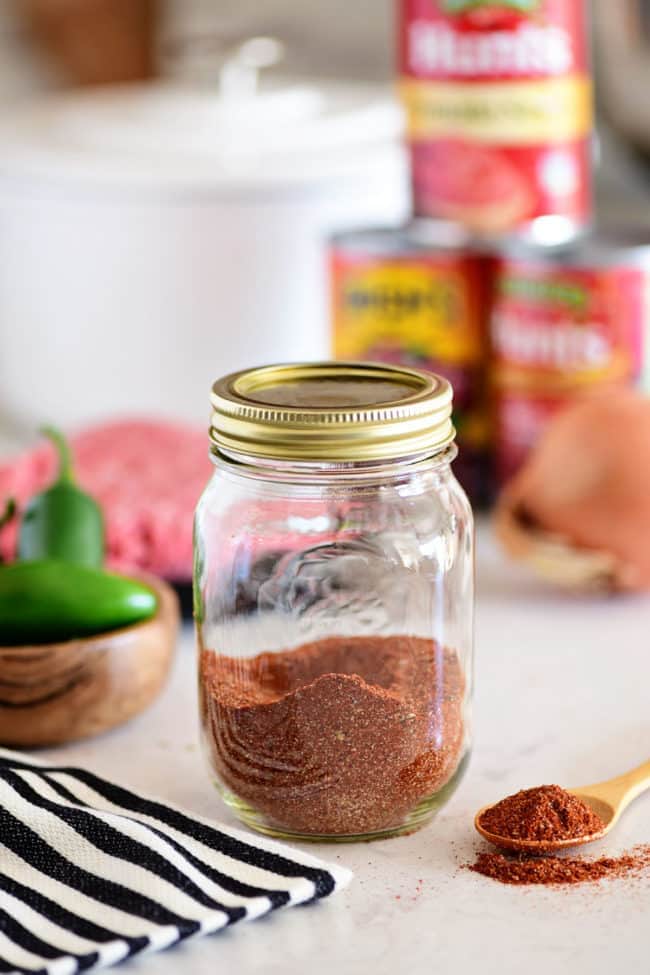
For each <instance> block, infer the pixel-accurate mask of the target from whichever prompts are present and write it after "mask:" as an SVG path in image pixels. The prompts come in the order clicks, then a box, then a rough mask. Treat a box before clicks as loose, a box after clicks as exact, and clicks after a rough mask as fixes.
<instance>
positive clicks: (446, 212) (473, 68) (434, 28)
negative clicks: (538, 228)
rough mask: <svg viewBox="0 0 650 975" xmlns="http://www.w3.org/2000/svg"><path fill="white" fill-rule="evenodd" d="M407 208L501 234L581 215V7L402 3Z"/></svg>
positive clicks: (587, 103) (584, 80)
mask: <svg viewBox="0 0 650 975" xmlns="http://www.w3.org/2000/svg"><path fill="white" fill-rule="evenodd" d="M401 11H402V28H401V32H400V51H399V59H400V74H401V92H402V97H403V100H404V104H405V106H406V110H407V115H408V131H409V141H410V148H411V156H412V172H413V191H414V203H415V209H416V211H417V213H419V214H421V215H426V216H443V217H447V218H450V219H454V220H459V221H461V222H463V223H465V224H467V225H468V226H471V227H473V228H475V229H476V230H478V231H482V232H499V231H503V230H507V229H512V228H514V227H518V226H521V225H524V224H526V223H528V222H529V221H531V220H533V219H535V218H536V217H539V216H545V215H559V216H562V217H566V218H568V219H569V220H571V221H572V222H573V223H575V224H577V225H579V224H581V223H584V222H585V221H586V220H587V218H588V216H589V213H590V207H591V186H590V169H591V167H590V135H591V129H592V92H591V81H590V77H589V72H588V51H587V40H586V24H585V20H586V15H585V7H584V0H501V2H491V0H401Z"/></svg>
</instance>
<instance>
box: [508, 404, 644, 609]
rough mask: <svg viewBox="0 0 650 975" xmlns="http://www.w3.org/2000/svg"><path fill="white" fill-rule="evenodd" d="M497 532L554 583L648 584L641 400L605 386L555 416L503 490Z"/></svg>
mask: <svg viewBox="0 0 650 975" xmlns="http://www.w3.org/2000/svg"><path fill="white" fill-rule="evenodd" d="M496 530H497V534H498V536H499V538H500V539H501V541H502V543H503V545H504V546H505V548H506V550H507V551H508V552H510V553H511V554H512V555H513V556H515V557H517V558H520V559H523V560H525V561H527V562H529V563H530V564H531V565H532V566H533V567H534V568H535V569H536V570H537V571H538V572H539V573H541V574H543V575H545V576H547V577H549V578H551V579H552V580H554V581H556V582H559V583H561V584H565V585H578V586H585V585H587V586H599V587H606V588H611V589H632V590H641V589H650V400H648V399H646V398H644V397H643V396H641V395H640V394H639V393H636V392H634V391H632V390H626V389H617V390H608V391H607V392H603V393H601V394H598V395H596V396H593V397H588V398H585V399H582V400H578V401H576V402H575V403H574V404H572V405H571V406H570V407H568V408H567V409H566V410H565V411H563V412H562V413H560V414H559V415H558V416H557V417H555V418H554V419H553V420H552V421H551V423H550V424H549V426H548V427H547V429H546V431H545V433H544V435H543V436H542V438H541V440H540V442H539V445H538V446H537V447H536V448H535V450H534V451H533V452H532V453H531V455H530V457H529V459H528V461H527V462H526V463H525V465H524V467H523V468H522V469H521V471H520V472H519V473H518V474H517V475H515V477H514V478H513V480H512V481H511V482H510V483H509V484H508V485H507V486H506V488H505V489H504V491H503V492H502V495H501V498H500V500H499V504H498V506H497V512H496Z"/></svg>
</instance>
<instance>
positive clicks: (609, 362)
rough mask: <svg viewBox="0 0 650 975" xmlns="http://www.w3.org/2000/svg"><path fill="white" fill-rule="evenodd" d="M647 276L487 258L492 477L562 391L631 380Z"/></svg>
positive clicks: (511, 467) (639, 353)
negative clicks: (490, 265)
mask: <svg viewBox="0 0 650 975" xmlns="http://www.w3.org/2000/svg"><path fill="white" fill-rule="evenodd" d="M649 281H650V278H649V275H648V273H647V272H646V271H645V270H644V269H642V268H640V267H620V266H617V267H599V268H587V267H570V266H568V267H567V266H564V265H562V266H558V265H554V264H549V263H546V262H543V261H542V262H537V261H534V260H533V261H512V260H504V261H501V262H499V263H498V264H497V269H496V274H495V279H494V301H493V310H492V322H491V339H492V354H493V377H494V389H495V394H496V413H497V423H496V426H497V454H498V467H499V471H500V475H501V477H502V478H507V477H509V476H511V475H512V474H513V473H514V472H515V470H516V469H517V468H518V467H519V466H520V465H521V463H522V461H523V460H524V458H525V456H526V454H527V453H528V451H529V450H530V448H531V447H532V446H533V445H534V444H535V443H536V441H537V439H538V438H539V435H540V434H541V432H542V430H543V429H544V427H545V426H546V423H547V422H548V419H549V417H551V416H552V415H553V414H554V413H556V412H557V411H558V410H559V409H561V408H562V407H563V406H564V405H565V404H566V403H567V402H569V401H570V400H571V399H573V398H574V397H576V396H579V395H584V394H588V393H589V392H591V391H593V390H596V389H598V388H600V387H602V386H604V385H607V384H612V383H625V384H628V383H629V384H633V383H636V382H637V381H638V380H639V379H640V375H641V370H642V365H643V345H644V338H645V336H644V332H645V323H646V321H647V320H648V306H649V303H648V295H649V290H650V289H649Z"/></svg>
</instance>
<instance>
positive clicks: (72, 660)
mask: <svg viewBox="0 0 650 975" xmlns="http://www.w3.org/2000/svg"><path fill="white" fill-rule="evenodd" d="M138 578H139V579H141V580H142V581H143V582H145V583H146V584H147V585H148V586H151V588H152V589H153V590H154V591H155V592H156V595H157V596H158V610H157V612H156V615H155V616H153V617H152V618H151V619H150V620H146V621H145V622H144V623H136V624H134V625H133V626H127V627H124V628H123V629H120V630H112V631H110V632H109V633H102V634H100V635H98V636H93V637H83V638H80V639H78V640H66V641H65V642H64V643H45V644H39V645H37V646H20V647H0V743H2V744H3V745H24V746H37V745H60V744H62V743H64V742H68V741H74V740H75V739H77V738H86V737H88V736H90V735H97V734H100V732H102V731H107V730H108V729H109V728H115V727H116V726H117V725H120V724H123V723H124V722H125V721H128V720H129V718H132V717H134V716H135V715H136V714H139V713H140V712H141V711H143V710H144V709H145V708H146V707H148V706H149V705H150V704H151V703H152V701H153V700H154V699H155V698H156V697H157V696H158V694H159V693H160V691H161V690H162V687H163V685H164V683H165V680H166V678H167V675H168V673H169V669H170V665H171V662H172V657H173V654H174V649H175V645H176V638H177V633H178V624H179V613H178V600H177V598H176V594H175V593H174V591H173V589H171V588H170V587H169V586H168V585H167V583H165V582H162V581H161V580H160V579H155V578H153V577H151V576H138Z"/></svg>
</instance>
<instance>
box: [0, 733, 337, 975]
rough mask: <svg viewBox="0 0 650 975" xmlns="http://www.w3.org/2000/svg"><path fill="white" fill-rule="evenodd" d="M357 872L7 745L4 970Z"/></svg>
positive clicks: (262, 902)
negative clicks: (8, 747) (24, 754)
mask: <svg viewBox="0 0 650 975" xmlns="http://www.w3.org/2000/svg"><path fill="white" fill-rule="evenodd" d="M350 878H351V874H350V872H349V871H347V870H345V869H344V868H342V867H338V866H329V865H328V864H325V863H323V862H322V861H321V860H318V859H317V858H316V857H312V856H310V855H308V854H306V853H303V852H302V851H296V850H293V849H289V848H288V847H286V846H283V845H282V844H280V843H276V842H274V841H273V840H267V839H264V838H258V837H253V836H252V835H251V834H248V833H244V832H240V831H239V830H234V829H230V828H226V827H222V826H220V825H218V824H214V823H211V822H210V821H209V820H206V819H201V818H199V817H197V816H194V815H192V814H191V813H187V812H183V811H182V810H180V809H178V808H176V807H174V806H169V805H167V804H165V803H162V802H160V801H158V800H156V799H150V798H146V797H143V796H140V795H136V794H135V793H133V792H130V791H129V790H128V789H123V788H121V787H120V786H117V785H114V784H113V783H112V782H107V781H106V780H105V779H101V778H99V776H97V775H93V774H92V772H87V771H85V770H83V769H77V768H68V767H67V766H53V765H46V764H44V763H42V762H38V761H35V760H34V759H32V758H31V757H28V756H23V755H19V754H16V753H14V752H9V751H5V750H3V749H0V972H39V973H43V975H70V973H74V972H78V971H87V970H88V969H90V968H93V967H95V966H100V965H112V964H115V963H116V962H119V961H122V960H123V959H125V958H128V957H129V956H132V955H135V954H138V953H141V952H144V951H157V950H160V949H161V948H167V947H168V946H170V945H173V944H175V943H176V942H178V941H181V940H183V939H185V938H189V937H192V936H193V935H202V934H209V933H210V932H213V931H218V930H219V929H220V928H223V927H225V926H226V925H228V924H234V923H235V922H237V921H244V920H251V919H253V918H257V917H261V915H263V914H267V913H268V912H269V911H272V910H275V909H276V908H278V907H283V906H285V905H289V904H301V903H305V902H306V901H310V900H314V899H318V898H320V897H327V896H328V895H329V894H331V893H333V892H334V891H335V890H337V889H338V888H340V887H343V886H345V885H346V884H347V883H348V881H349V880H350Z"/></svg>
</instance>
